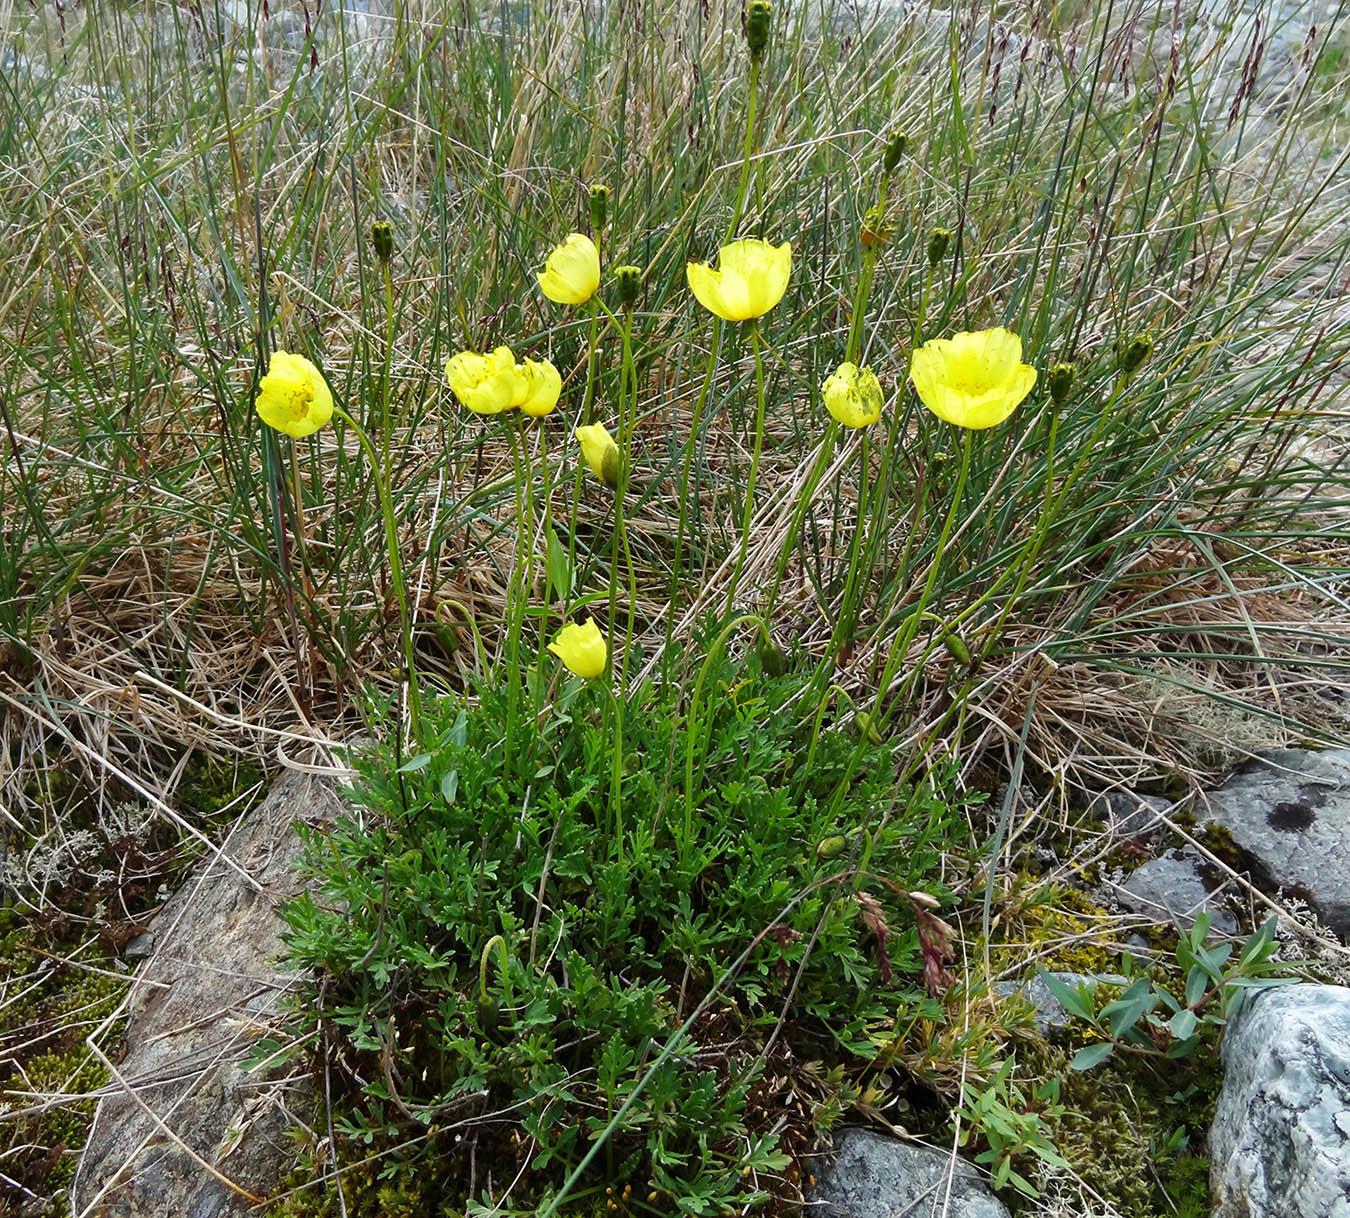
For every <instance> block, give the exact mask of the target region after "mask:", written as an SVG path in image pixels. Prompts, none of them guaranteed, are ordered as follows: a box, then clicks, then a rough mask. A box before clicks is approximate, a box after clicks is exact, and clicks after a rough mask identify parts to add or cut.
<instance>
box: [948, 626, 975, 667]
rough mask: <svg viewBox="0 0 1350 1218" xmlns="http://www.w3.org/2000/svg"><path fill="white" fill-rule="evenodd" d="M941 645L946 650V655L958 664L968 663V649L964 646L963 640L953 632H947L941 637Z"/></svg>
mask: <svg viewBox="0 0 1350 1218" xmlns="http://www.w3.org/2000/svg"><path fill="white" fill-rule="evenodd" d="M942 645H943V646H944V647H945V648H946V649H947V654H948V655H950V656H951V657H952V659H953V660H955V661H956V662H957V663H958V664H969V663H970V648H969V647H967V646H966V642H965V640H964V639H963V638H962V637H961V636H960V635H959V634H957V633H956V631H955V630H951V631H948V632H947V633H946V634H944V635H943V636H942Z"/></svg>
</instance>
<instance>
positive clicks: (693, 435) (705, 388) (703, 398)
mask: <svg viewBox="0 0 1350 1218" xmlns="http://www.w3.org/2000/svg"><path fill="white" fill-rule="evenodd" d="M721 346H722V319H721V318H714V319H713V332H712V343H711V345H710V346H709V348H708V364H707V367H706V368H705V369H704V371H703V384H702V385H701V386H699V391H698V397H697V398H695V399H694V417H693V419H692V420H691V422H690V424H689V437H688V439H687V440H685V443H684V464H683V466H682V467H681V469H680V500H679V510H680V517H679V521H678V523H677V524H676V526H675V553H674V555H673V557H672V559H671V564H670V569H671V584H670V608H669V611H668V612H667V613H666V640H665V647H666V649H667V650H669V648H670V641H671V634H672V631H673V630H674V629H675V618H676V610H677V607H678V605H679V600H680V591H681V586H682V582H681V572H680V560H681V558H682V557H683V556H684V535H685V530H686V527H687V524H688V520H689V511H690V504H689V474H690V471H691V470H692V469H693V465H694V452H695V449H696V448H697V446H698V437H699V430H700V428H701V426H702V424H703V412H704V409H705V408H706V407H707V405H708V398H709V396H710V394H711V392H712V385H713V378H714V376H715V375H716V373H717V353H718V351H719V350H720V349H721ZM698 498H699V495H698V486H697V484H696V485H695V487H694V504H693V508H694V514H695V515H696V516H697V515H698V509H699V504H698Z"/></svg>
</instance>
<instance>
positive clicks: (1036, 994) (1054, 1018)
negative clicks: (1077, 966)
mask: <svg viewBox="0 0 1350 1218" xmlns="http://www.w3.org/2000/svg"><path fill="white" fill-rule="evenodd" d="M1050 975H1051V976H1052V977H1054V979H1055V980H1056V981H1062V982H1063V983H1064V984H1065V985H1067V986H1068V987H1069V988H1070V989H1074V990H1076V989H1077V988H1078V987H1079V986H1080V985H1093V984H1097V985H1101V984H1106V985H1116V986H1123V985H1128V984H1129V981H1128V979H1127V978H1125V977H1121V976H1118V975H1117V974H1115V973H1106V974H1103V975H1102V976H1099V977H1089V976H1086V975H1084V974H1083V973H1051V974H1050ZM994 993H996V994H998V995H1000V996H1002V997H1004V998H1006V997H1008V996H1009V995H1012V994H1021V995H1022V997H1023V998H1025V999H1026V1000H1027V1001H1028V1002H1029V1003H1031V1005H1032V1007H1033V1008H1034V1018H1035V1020H1036V1030H1037V1031H1038V1032H1039V1033H1040V1034H1041V1035H1042V1036H1045V1035H1048V1034H1049V1033H1050V1032H1055V1031H1058V1030H1059V1029H1060V1028H1067V1027H1068V1026H1069V1025H1070V1024H1071V1023H1072V1022H1073V1016H1072V1015H1070V1014H1069V1012H1068V1011H1066V1010H1065V1009H1064V1008H1063V1006H1061V1005H1060V1001H1059V999H1058V998H1056V997H1055V996H1054V995H1053V994H1052V993H1051V992H1050V987H1049V986H1048V985H1046V984H1045V981H1044V979H1043V978H1042V977H1041V975H1040V973H1037V974H1036V975H1035V976H1034V977H1031V978H1030V979H1029V980H1027V981H996V982H994Z"/></svg>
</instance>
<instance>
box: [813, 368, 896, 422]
mask: <svg viewBox="0 0 1350 1218" xmlns="http://www.w3.org/2000/svg"><path fill="white" fill-rule="evenodd" d="M821 393H822V395H823V396H824V398H825V409H826V410H828V411H829V412H830V414H831V415H832V416H833V417H834V418H836V419H838V421H839V422H841V423H842V424H843V425H844V426H845V427H867V426H869V425H870V424H872V423H875V422H876V421H877V420H878V419H879V418H881V402H882V393H881V382H879V381H878V380H877V378H876V373H874V372H873V371H872V369H871V368H859V367H858V365H857V364H853V363H843V364H840V365H839V367H838V368H837V369H835V372H834V374H833V375H832V376H831V377H830V378H829V379H828V380H827V381H826V382H825V384H824V385H822V386H821Z"/></svg>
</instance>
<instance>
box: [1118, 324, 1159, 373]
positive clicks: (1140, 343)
mask: <svg viewBox="0 0 1350 1218" xmlns="http://www.w3.org/2000/svg"><path fill="white" fill-rule="evenodd" d="M1152 354H1153V335H1152V334H1150V333H1148V331H1147V330H1146V331H1145V332H1144V333H1143V334H1140V335H1138V336H1137V337H1135V338H1132V339H1131V340H1130V341H1129V342H1128V343H1122V344H1121V346H1120V370H1121V371H1122V372H1123V373H1124V374H1125V375H1126V376H1131V375H1133V374H1134V372H1135V371H1136V370H1137V369H1138V368H1139V365H1140V364H1142V363H1143V362H1144V361H1145V360H1146V359H1148V357H1149V356H1150V355H1152Z"/></svg>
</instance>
